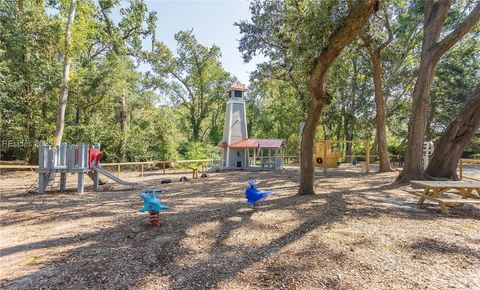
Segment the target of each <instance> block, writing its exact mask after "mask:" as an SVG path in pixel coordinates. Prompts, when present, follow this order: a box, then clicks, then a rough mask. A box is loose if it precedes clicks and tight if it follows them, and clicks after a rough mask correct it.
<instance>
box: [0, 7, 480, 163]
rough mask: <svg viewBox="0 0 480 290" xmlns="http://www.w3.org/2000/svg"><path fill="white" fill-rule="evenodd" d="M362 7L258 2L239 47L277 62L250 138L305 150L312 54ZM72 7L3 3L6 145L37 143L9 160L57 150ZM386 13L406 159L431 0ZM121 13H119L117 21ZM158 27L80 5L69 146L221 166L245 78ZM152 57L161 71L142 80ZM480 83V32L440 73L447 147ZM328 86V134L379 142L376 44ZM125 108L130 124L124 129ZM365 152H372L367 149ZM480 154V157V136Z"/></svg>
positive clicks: (454, 13)
mask: <svg viewBox="0 0 480 290" xmlns="http://www.w3.org/2000/svg"><path fill="white" fill-rule="evenodd" d="M349 2H350V1H345V0H326V1H310V0H309V1H290V0H286V1H252V3H251V5H250V10H251V19H250V20H243V21H238V22H237V24H236V25H237V26H238V27H239V29H240V33H241V34H242V37H241V39H240V42H239V49H240V51H241V52H242V53H243V57H244V59H245V60H246V61H250V60H251V59H252V57H254V56H255V55H258V54H262V55H264V56H265V57H266V59H267V61H266V62H264V63H261V64H259V65H258V66H257V69H256V71H255V72H253V73H252V75H251V82H250V86H249V91H248V93H247V114H248V121H249V124H248V129H249V136H251V137H257V138H282V139H284V140H285V141H286V154H288V155H296V154H298V148H299V142H300V136H299V124H300V122H302V121H304V119H305V116H306V114H305V112H306V109H307V104H308V101H309V98H310V92H309V88H308V86H307V84H308V76H309V71H310V69H311V67H312V65H313V63H312V61H311V60H312V56H314V55H318V53H319V52H320V51H321V50H322V49H323V48H324V46H325V44H326V43H327V42H328V39H327V37H328V36H329V35H331V33H332V31H334V30H335V29H336V28H337V27H338V26H339V24H340V23H339V19H342V18H343V17H344V16H345V14H346V13H347V11H348V5H349ZM21 3H23V5H21ZM474 4H475V1H468V0H462V1H454V2H453V6H452V9H451V10H450V13H449V15H448V17H447V20H446V26H447V27H448V29H451V28H453V27H454V26H455V23H458V20H459V19H464V17H465V15H466V13H467V12H468V11H469V10H471V7H472V5H474ZM69 5H70V1H67V0H54V1H0V142H1V143H2V144H5V142H11V144H17V145H18V144H23V145H22V146H17V145H16V146H5V145H2V146H1V147H0V158H1V159H2V160H5V159H21V160H27V161H32V162H34V161H35V160H36V156H35V155H36V148H35V147H34V145H35V144H36V143H37V142H38V141H40V140H46V141H47V142H50V143H52V142H53V134H54V131H55V117H56V108H57V105H58V98H59V95H60V87H61V78H62V63H63V54H64V53H65V48H64V47H63V46H64V35H65V19H64V18H65V17H66V15H67V13H68V8H69ZM381 5H382V6H381V7H380V8H381V9H382V10H380V11H381V13H377V15H376V16H375V17H372V19H371V21H370V24H369V25H370V26H369V29H370V30H369V31H372V32H373V33H371V34H372V35H371V36H372V37H373V41H374V42H376V43H379V42H382V41H383V40H384V39H385V38H386V32H385V30H384V28H383V26H381V25H379V23H382V21H378V20H379V19H380V18H382V17H383V15H384V13H383V11H384V10H383V9H384V8H385V9H386V11H387V12H388V14H389V15H390V25H391V28H392V31H393V34H394V38H393V41H392V43H390V45H388V47H386V48H385V49H384V50H383V51H382V60H383V61H382V63H383V75H382V81H383V84H384V91H385V100H386V111H387V112H386V114H387V127H388V136H389V139H388V141H389V151H390V152H391V153H392V154H396V155H397V154H398V155H403V154H404V149H405V144H406V142H407V135H408V119H409V115H410V110H411V103H410V102H411V100H410V98H411V94H412V91H413V85H414V83H415V76H416V70H417V68H418V63H419V56H418V51H419V50H420V45H421V37H422V20H423V1H407V0H389V1H383V2H382V3H381ZM383 5H385V7H384V6H383ZM112 15H118V18H117V17H116V18H115V21H113V20H112ZM380 20H381V19H380ZM155 22H156V14H155V12H151V11H149V10H148V7H147V5H146V4H145V2H144V1H142V0H130V1H124V2H122V1H119V0H102V1H98V2H97V1H91V0H85V1H79V2H78V6H77V13H76V18H75V25H74V28H73V35H72V49H71V57H72V67H71V79H70V90H69V99H68V103H67V111H66V120H65V134H64V140H65V141H67V142H71V143H78V142H87V143H101V144H102V148H103V151H104V153H105V156H106V158H107V160H108V161H116V160H121V159H123V158H124V157H125V159H126V161H135V160H139V161H140V160H141V161H143V160H154V159H156V160H171V159H203V158H212V156H213V157H218V154H219V148H218V147H217V145H218V143H219V142H220V141H221V139H222V136H223V119H224V112H225V100H226V98H227V96H226V94H225V89H226V88H227V87H228V86H229V85H230V83H231V82H232V81H233V80H234V79H233V78H232V77H231V75H230V74H229V73H228V72H226V71H225V70H224V68H223V67H222V63H221V61H220V56H221V52H220V49H219V48H218V47H217V46H215V45H213V46H210V47H207V46H204V45H202V44H201V43H199V42H198V40H197V39H196V37H195V36H194V34H193V32H192V31H181V32H178V33H177V34H176V35H175V39H176V41H177V50H176V51H171V50H170V49H169V48H168V47H167V46H166V45H165V44H163V43H161V42H158V41H156V40H155V36H154V34H155V33H154V32H155V29H156V27H155ZM144 38H151V40H152V43H154V49H153V51H146V50H145V49H144V48H143V47H142V39H144ZM140 62H144V63H147V64H149V65H150V66H151V67H152V71H151V72H149V73H148V74H143V73H141V72H140V71H139V69H138V64H139V63H140ZM479 78H480V45H479V28H478V27H477V29H476V30H475V31H473V32H472V33H470V34H469V36H468V37H466V38H465V39H464V40H463V41H461V42H460V43H458V44H457V45H456V46H455V47H453V48H452V49H451V50H450V51H449V53H447V54H446V55H445V56H444V57H443V58H442V60H441V61H440V63H439V64H438V67H437V70H436V73H435V78H434V82H433V87H432V91H431V103H430V114H429V118H428V128H429V130H428V131H427V132H428V137H427V138H428V139H433V140H435V139H436V138H438V136H439V133H440V132H439V131H436V130H434V129H435V128H441V127H442V126H446V125H448V123H449V122H450V121H451V119H452V118H453V117H454V116H455V115H456V112H457V111H458V109H459V108H460V107H461V106H462V105H463V103H464V102H465V100H466V99H467V98H468V97H469V96H470V95H471V92H472V90H473V89H474V87H475V85H476V84H477V83H478V79H479ZM326 86H327V92H328V94H329V95H330V96H331V97H332V101H331V103H330V105H329V106H328V107H326V108H325V110H324V112H323V113H322V119H321V123H320V125H319V129H318V131H317V137H318V138H319V139H323V138H326V139H334V140H345V139H347V140H349V139H354V140H365V139H370V140H371V141H372V142H373V140H374V125H375V122H374V118H375V110H374V101H373V84H372V80H371V64H370V60H369V57H368V55H367V54H366V53H365V50H364V48H363V47H362V42H360V41H357V42H356V43H354V44H352V45H351V46H350V47H348V48H347V49H345V50H344V51H343V52H342V54H341V55H340V57H339V58H338V59H337V61H336V63H335V64H334V66H333V68H332V69H331V70H330V73H329V75H328V78H327V83H326ZM122 98H124V100H125V106H122V105H121V102H120V100H121V99H122ZM121 112H123V113H125V116H126V127H125V129H124V130H123V131H122V129H121V126H120V119H121V118H120V113H121ZM121 148H123V149H121ZM352 149H353V151H354V152H356V153H357V154H358V153H361V152H363V151H361V148H360V147H358V146H354V147H353V148H352ZM358 150H360V151H358ZM468 151H470V152H472V153H478V152H480V145H479V141H478V139H477V140H476V141H475V142H474V143H473V144H472V145H471V146H470V147H469V148H468Z"/></svg>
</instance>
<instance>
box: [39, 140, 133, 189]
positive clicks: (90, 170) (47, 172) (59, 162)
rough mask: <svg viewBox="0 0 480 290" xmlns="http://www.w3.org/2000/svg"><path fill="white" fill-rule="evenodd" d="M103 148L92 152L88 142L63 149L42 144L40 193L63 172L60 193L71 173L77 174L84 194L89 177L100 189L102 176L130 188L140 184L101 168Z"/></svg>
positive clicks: (78, 184) (95, 147)
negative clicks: (86, 178) (86, 177)
mask: <svg viewBox="0 0 480 290" xmlns="http://www.w3.org/2000/svg"><path fill="white" fill-rule="evenodd" d="M101 155H102V154H101V152H100V145H99V144H96V145H95V146H93V147H92V148H91V149H89V148H88V145H86V144H85V143H79V144H78V145H68V144H67V143H66V142H62V143H61V144H60V146H56V147H51V146H50V145H48V144H46V143H45V142H41V143H40V145H39V147H38V169H37V172H38V192H39V193H45V190H46V187H47V184H53V183H54V182H55V177H56V175H57V173H60V191H62V192H63V191H65V190H66V186H67V173H71V174H77V192H79V193H83V191H84V179H85V175H87V176H88V177H90V178H91V179H92V180H93V182H94V188H95V189H98V188H99V184H100V183H101V181H100V177H99V175H100V174H103V175H104V176H106V177H108V178H109V179H111V180H113V181H115V182H117V183H119V184H123V185H127V186H129V187H130V188H133V187H135V186H136V185H137V184H136V183H134V182H129V181H126V180H123V179H120V178H118V177H117V176H115V175H114V174H112V173H111V172H110V171H108V170H106V169H104V168H102V167H100V160H99V159H100V158H101Z"/></svg>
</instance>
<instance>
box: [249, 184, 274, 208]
mask: <svg viewBox="0 0 480 290" xmlns="http://www.w3.org/2000/svg"><path fill="white" fill-rule="evenodd" d="M248 184H249V185H250V187H248V188H247V190H246V191H245V197H246V198H247V202H248V204H249V205H250V206H252V207H254V206H255V205H257V204H258V203H260V202H262V201H265V200H266V199H267V197H268V196H269V195H270V194H272V192H271V191H260V190H258V189H257V187H256V184H257V181H256V180H255V179H251V180H249V181H248Z"/></svg>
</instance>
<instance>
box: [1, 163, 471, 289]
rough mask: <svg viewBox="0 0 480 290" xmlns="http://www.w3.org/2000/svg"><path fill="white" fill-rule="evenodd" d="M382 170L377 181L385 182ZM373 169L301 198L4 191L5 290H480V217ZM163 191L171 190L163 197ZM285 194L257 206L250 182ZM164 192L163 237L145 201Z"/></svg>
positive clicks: (180, 189) (349, 171) (262, 180)
mask: <svg viewBox="0 0 480 290" xmlns="http://www.w3.org/2000/svg"><path fill="white" fill-rule="evenodd" d="M374 167H375V166H373V168H372V169H373V170H376V168H374ZM364 170H365V169H364V168H363V166H362V165H358V166H355V167H353V166H348V165H342V166H341V168H339V169H331V170H329V171H328V172H327V173H326V175H324V174H323V170H322V169H321V168H318V169H317V174H316V175H317V183H316V191H317V194H316V195H314V196H299V195H297V194H296V193H297V191H298V179H299V174H298V167H295V166H286V168H285V169H284V170H282V171H267V172H254V173H252V172H247V171H227V172H220V173H213V174H210V175H209V177H208V178H203V179H202V178H199V179H190V180H189V181H188V182H179V181H178V179H179V177H181V176H183V175H185V174H184V173H183V172H180V173H175V174H173V173H169V172H167V174H165V175H164V174H163V172H162V171H158V172H157V171H154V172H146V173H145V174H144V176H143V177H140V176H139V173H138V172H129V173H127V172H125V173H122V178H126V179H128V180H131V181H134V182H137V183H138V184H139V187H138V188H136V189H133V190H131V189H129V188H128V187H126V186H123V185H119V184H115V183H108V184H106V185H103V186H101V187H100V190H99V191H93V188H94V184H93V182H92V181H91V180H86V181H85V192H84V193H83V194H77V193H76V192H75V186H76V180H75V179H73V178H72V179H69V180H68V184H67V188H69V190H68V191H67V192H66V193H63V194H62V193H51V192H50V193H49V192H47V193H46V194H38V193H35V194H29V193H24V191H25V190H26V186H25V185H27V184H30V183H32V182H33V181H34V180H35V179H36V177H37V174H35V173H33V172H32V173H28V172H10V173H9V172H7V173H4V174H3V175H2V179H1V181H0V183H1V186H0V194H1V200H2V205H1V230H0V235H1V236H2V245H1V250H0V253H1V254H0V263H1V264H2V265H3V266H2V268H1V270H0V271H1V272H0V287H1V288H2V289H27V288H48V289H50V288H61V289H79V288H104V289H126V288H130V289H167V288H168V289H204V288H210V287H215V288H220V289H247V288H249V289H260V288H273V289H286V288H289V289H295V288H297V289H306V288H316V289H332V288H336V289H340V288H342V289H369V288H370V289H371V288H375V289H379V288H382V289H387V288H388V289H399V288H402V289H404V288H410V289H412V288H419V287H422V288H425V289H440V288H464V289H465V288H478V287H480V277H479V276H478V264H480V255H479V254H478V253H480V240H479V238H478V232H480V222H479V220H480V209H479V208H478V207H475V206H469V205H467V206H465V207H459V208H457V207H452V208H451V209H450V214H448V215H444V214H443V213H442V212H441V211H440V209H439V208H438V207H437V206H435V205H434V204H432V203H429V202H426V203H425V204H424V205H423V206H418V205H417V199H416V198H415V197H414V196H412V195H410V194H408V193H406V192H404V191H402V188H399V187H398V186H392V185H391V184H392V183H393V181H394V180H395V177H396V176H397V174H398V173H397V172H393V173H392V172H391V173H381V174H369V175H366V174H365V172H364ZM166 178H170V179H171V180H172V181H173V182H172V183H170V184H160V182H161V181H162V180H164V179H166ZM251 178H256V179H257V182H258V187H259V188H262V189H268V190H272V191H273V192H274V194H273V195H272V196H271V198H270V199H269V200H268V201H266V202H265V203H264V204H262V205H260V206H258V207H256V208H255V209H252V208H250V207H248V206H247V204H246V201H245V196H244V192H245V189H246V188H247V186H248V183H247V181H248V180H249V179H251ZM147 188H150V189H151V188H159V189H162V190H164V192H163V193H161V194H160V195H159V197H160V198H161V200H162V203H165V204H166V205H168V206H169V207H170V209H169V210H168V211H165V212H162V213H161V214H160V225H161V226H160V227H150V226H149V225H148V215H146V214H145V213H140V212H138V208H140V207H141V206H142V200H141V198H140V197H139V192H140V191H141V190H142V189H147Z"/></svg>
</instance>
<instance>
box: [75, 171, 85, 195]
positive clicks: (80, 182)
mask: <svg viewBox="0 0 480 290" xmlns="http://www.w3.org/2000/svg"><path fill="white" fill-rule="evenodd" d="M83 178H84V176H83V172H79V173H78V185H77V192H78V193H83V190H84V182H83Z"/></svg>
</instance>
